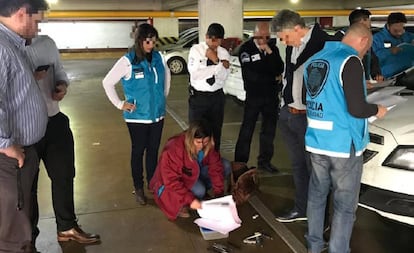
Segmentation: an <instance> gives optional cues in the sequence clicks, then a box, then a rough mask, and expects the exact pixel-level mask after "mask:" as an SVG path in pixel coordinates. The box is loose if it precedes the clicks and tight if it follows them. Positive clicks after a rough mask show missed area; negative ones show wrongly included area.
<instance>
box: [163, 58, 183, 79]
mask: <svg viewBox="0 0 414 253" xmlns="http://www.w3.org/2000/svg"><path fill="white" fill-rule="evenodd" d="M167 65H168V68H169V69H170V71H171V74H173V75H179V74H183V73H185V72H186V71H187V63H186V62H185V60H184V59H183V58H181V57H172V58H171V59H169V60H168V62H167Z"/></svg>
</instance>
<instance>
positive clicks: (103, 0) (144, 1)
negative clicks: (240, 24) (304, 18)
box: [50, 0, 414, 11]
mask: <svg viewBox="0 0 414 253" xmlns="http://www.w3.org/2000/svg"><path fill="white" fill-rule="evenodd" d="M198 1H200V0H58V3H56V4H52V5H51V8H50V9H51V11H53V10H59V11H63V10H76V11H82V10H85V11H88V10H89V11H91V10H98V11H99V10H113V11H117V10H129V11H132V10H134V11H140V10H142V11H197V10H198V9H197V3H198ZM203 1H206V0H203ZM222 1H225V0H222ZM391 4H392V5H393V6H396V5H398V6H399V5H413V4H414V1H409V0H392V1H390V0H365V1H363V3H361V1H360V0H336V1H335V0H331V1H329V0H299V3H298V4H291V3H290V1H289V0H243V7H244V10H245V11H255V10H280V9H285V8H289V9H294V10H326V9H338V10H341V9H354V8H356V7H358V6H362V7H364V8H374V7H388V6H390V5H391ZM410 8H411V7H410Z"/></svg>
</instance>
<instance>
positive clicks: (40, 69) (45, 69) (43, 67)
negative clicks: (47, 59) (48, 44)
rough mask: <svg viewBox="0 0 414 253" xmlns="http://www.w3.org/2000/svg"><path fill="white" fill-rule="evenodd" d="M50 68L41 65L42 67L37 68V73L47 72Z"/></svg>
mask: <svg viewBox="0 0 414 253" xmlns="http://www.w3.org/2000/svg"><path fill="white" fill-rule="evenodd" d="M49 67H50V65H41V66H38V67H37V68H36V71H43V70H44V71H47V70H48V69H49Z"/></svg>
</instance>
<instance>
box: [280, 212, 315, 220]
mask: <svg viewBox="0 0 414 253" xmlns="http://www.w3.org/2000/svg"><path fill="white" fill-rule="evenodd" d="M307 219H308V218H307V217H306V215H303V214H300V213H299V212H297V211H295V210H291V211H290V212H288V213H287V214H285V215H282V216H279V217H276V220H277V221H279V222H294V221H304V220H307Z"/></svg>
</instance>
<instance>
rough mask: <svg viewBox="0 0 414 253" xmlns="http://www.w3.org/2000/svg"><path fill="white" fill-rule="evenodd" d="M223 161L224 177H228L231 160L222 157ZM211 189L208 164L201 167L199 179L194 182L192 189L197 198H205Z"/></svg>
mask: <svg viewBox="0 0 414 253" xmlns="http://www.w3.org/2000/svg"><path fill="white" fill-rule="evenodd" d="M221 162H222V163H223V173H224V179H227V178H229V177H230V173H231V164H230V161H229V160H227V159H224V158H221ZM209 189H211V180H210V177H209V176H208V166H204V167H202V168H201V169H200V176H199V177H198V180H197V182H196V183H195V184H194V186H193V188H191V191H192V192H193V194H194V196H196V198H198V199H203V198H204V196H205V195H206V192H207V191H208V190H209Z"/></svg>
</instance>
